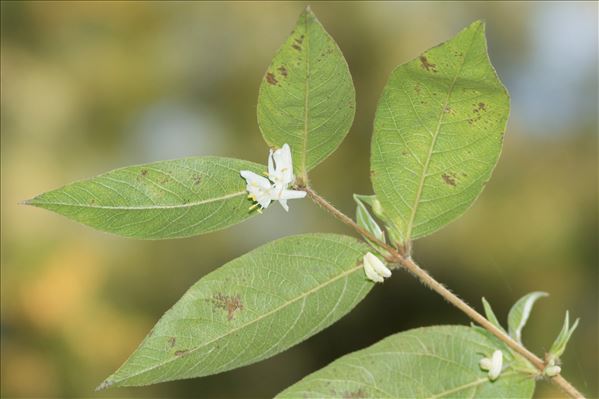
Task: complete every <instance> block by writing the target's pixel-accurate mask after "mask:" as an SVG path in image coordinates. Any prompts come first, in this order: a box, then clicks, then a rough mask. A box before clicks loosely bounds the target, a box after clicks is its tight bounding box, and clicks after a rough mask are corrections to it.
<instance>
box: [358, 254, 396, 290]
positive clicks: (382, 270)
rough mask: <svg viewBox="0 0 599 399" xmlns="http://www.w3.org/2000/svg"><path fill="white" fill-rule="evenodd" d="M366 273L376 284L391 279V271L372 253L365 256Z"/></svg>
mask: <svg viewBox="0 0 599 399" xmlns="http://www.w3.org/2000/svg"><path fill="white" fill-rule="evenodd" d="M363 263H364V273H366V277H368V278H369V279H370V280H372V281H374V282H375V283H382V282H383V281H384V280H385V278H387V277H391V270H389V269H388V268H387V266H385V264H384V263H383V262H382V261H381V260H380V259H379V258H377V257H376V256H375V255H374V254H372V253H371V252H368V253H366V255H364V260H363Z"/></svg>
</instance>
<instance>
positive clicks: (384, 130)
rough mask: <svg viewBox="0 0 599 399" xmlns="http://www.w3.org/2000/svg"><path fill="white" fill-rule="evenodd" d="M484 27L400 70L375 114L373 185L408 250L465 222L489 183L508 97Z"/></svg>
mask: <svg viewBox="0 0 599 399" xmlns="http://www.w3.org/2000/svg"><path fill="white" fill-rule="evenodd" d="M484 30H485V28H484V24H483V23H482V22H480V21H478V22H475V23H473V24H472V25H470V26H469V27H467V28H466V29H464V30H463V31H462V32H460V33H459V34H458V35H457V36H456V37H454V38H453V39H451V40H449V41H448V42H445V43H443V44H441V45H439V46H437V47H434V48H432V49H430V50H428V51H427V52H425V53H424V54H422V55H421V56H419V57H418V58H416V59H414V60H412V61H410V62H408V63H407V64H404V65H400V66H399V67H398V68H397V69H395V71H393V73H392V74H391V77H390V78H389V81H388V83H387V85H386V86H385V89H384V91H383V94H382V96H381V99H380V100H379V104H378V107H377V111H376V116H375V122H374V135H373V140H372V149H371V179H372V184H373V187H374V192H375V194H376V196H377V198H378V199H379V201H380V202H381V204H382V206H383V209H384V210H385V214H386V215H387V216H388V217H389V218H390V219H391V221H392V222H393V224H394V225H395V226H396V227H397V229H398V231H399V233H400V235H401V237H400V239H401V241H402V242H409V241H410V240H413V239H416V238H419V237H423V236H426V235H428V234H431V233H433V232H434V231H436V230H438V229H440V228H442V227H443V226H445V225H446V224H448V223H449V222H451V221H452V220H454V219H456V218H457V217H459V216H460V215H462V214H463V213H464V212H465V211H466V209H468V208H469V207H470V206H471V205H472V203H473V202H474V200H475V199H476V198H477V197H478V195H479V194H480V193H481V191H482V189H483V187H484V185H485V184H486V182H487V181H488V180H489V178H490V176H491V172H492V171H493V169H494V167H495V164H496V163H497V159H498V158H499V154H500V152H501V145H502V141H503V133H504V131H505V126H506V122H507V118H508V114H509V97H508V94H507V91H506V89H505V88H504V87H503V85H502V84H501V82H500V81H499V78H498V77H497V74H496V73H495V70H494V69H493V66H492V65H491V63H490V61H489V58H488V55H487V44H486V41H485V34H484Z"/></svg>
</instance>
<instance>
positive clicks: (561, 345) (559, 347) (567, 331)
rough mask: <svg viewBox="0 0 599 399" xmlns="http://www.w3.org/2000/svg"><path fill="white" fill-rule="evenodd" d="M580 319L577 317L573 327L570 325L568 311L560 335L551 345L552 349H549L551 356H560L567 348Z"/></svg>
mask: <svg viewBox="0 0 599 399" xmlns="http://www.w3.org/2000/svg"><path fill="white" fill-rule="evenodd" d="M579 321H580V319H576V321H575V322H574V324H572V327H570V312H568V311H566V317H565V318H564V325H563V326H562V330H561V331H560V333H559V335H558V336H557V338H556V339H555V341H554V342H553V345H551V349H549V356H550V357H552V358H559V357H560V356H561V355H562V354H563V353H564V351H565V350H566V346H567V345H568V342H569V341H570V337H571V336H572V333H573V332H574V330H576V327H578V322H579Z"/></svg>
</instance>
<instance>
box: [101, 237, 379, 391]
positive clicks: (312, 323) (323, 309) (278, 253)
mask: <svg viewBox="0 0 599 399" xmlns="http://www.w3.org/2000/svg"><path fill="white" fill-rule="evenodd" d="M367 252H368V246H367V245H365V244H363V243H361V242H359V241H357V240H356V239H354V238H351V237H346V236H340V235H334V234H307V235H299V236H292V237H286V238H282V239H280V240H277V241H273V242H271V243H269V244H266V245H264V246H262V247H259V248H257V249H255V250H253V251H251V252H249V253H247V254H246V255H243V256H241V257H240V258H237V259H235V260H233V261H231V262H229V263H227V264H226V265H224V266H222V267H221V268H219V269H218V270H216V271H214V272H212V273H210V274H208V275H207V276H205V277H204V278H202V279H201V280H200V281H198V282H197V283H196V284H195V285H194V286H193V287H191V288H190V289H189V291H187V293H185V295H183V297H182V298H181V299H180V300H179V302H177V303H176V304H175V306H173V308H172V309H170V310H169V311H168V312H166V314H165V315H164V316H163V317H162V318H161V319H160V321H159V322H158V324H156V326H155V327H154V328H153V329H152V331H151V332H150V333H149V334H148V336H147V337H146V338H145V340H144V341H143V342H142V344H141V345H140V346H139V348H137V350H136V351H135V353H133V355H131V357H130V358H129V359H128V360H127V361H126V362H125V364H124V365H123V366H121V368H120V369H118V370H117V371H116V372H115V373H114V374H113V375H112V376H110V377H109V378H108V379H107V380H106V381H105V382H104V383H103V384H102V385H101V386H100V388H107V387H109V386H135V385H146V384H152V383H157V382H162V381H170V380H176V379H183V378H192V377H200V376H206V375H211V374H216V373H220V372H223V371H227V370H231V369H234V368H237V367H241V366H245V365H247V364H251V363H255V362H257V361H259V360H262V359H266V358H268V357H271V356H273V355H275V354H277V353H279V352H282V351H284V350H285V349H287V348H290V347H291V346H293V345H296V344H298V343H299V342H301V341H303V340H305V339H307V338H308V337H310V336H312V335H314V334H316V333H317V332H319V331H321V330H323V329H324V328H326V327H328V326H329V325H331V324H333V323H334V322H335V321H337V320H338V319H340V318H341V317H343V316H344V315H345V314H346V313H348V312H349V311H350V310H351V309H352V308H354V307H355V306H356V305H357V304H358V303H359V302H360V301H361V300H362V299H363V298H364V297H365V296H366V294H368V292H369V291H370V289H371V288H372V287H373V285H374V284H373V283H372V282H370V281H369V280H367V279H366V277H365V276H364V271H363V267H362V263H361V262H362V258H363V256H364V254H366V253H367Z"/></svg>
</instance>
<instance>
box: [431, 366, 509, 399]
mask: <svg viewBox="0 0 599 399" xmlns="http://www.w3.org/2000/svg"><path fill="white" fill-rule="evenodd" d="M516 374H517V373H516V372H514V371H510V372H506V373H502V374H501V378H507V377H509V376H512V375H516ZM486 382H489V377H484V378H480V379H478V380H474V381H472V382H469V383H467V384H463V385H459V386H457V387H455V388H451V389H448V390H447V391H443V392H440V393H437V394H435V395H433V396H429V397H428V398H427V399H438V398H442V397H443V396H445V395H449V394H452V393H456V392H460V391H463V390H465V389H468V388H472V387H476V386H479V385H482V384H484V383H486Z"/></svg>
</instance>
